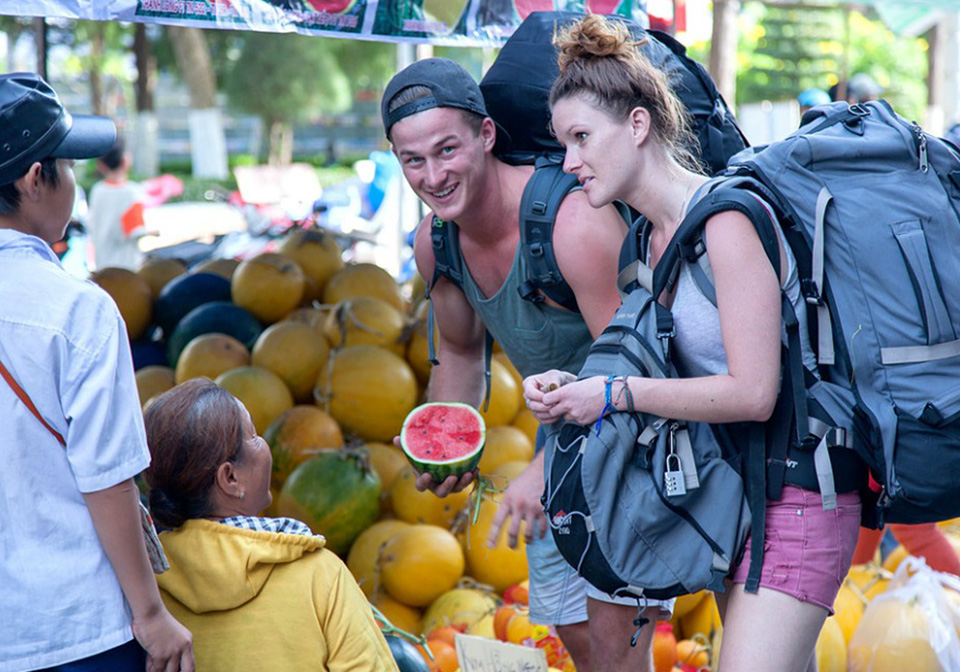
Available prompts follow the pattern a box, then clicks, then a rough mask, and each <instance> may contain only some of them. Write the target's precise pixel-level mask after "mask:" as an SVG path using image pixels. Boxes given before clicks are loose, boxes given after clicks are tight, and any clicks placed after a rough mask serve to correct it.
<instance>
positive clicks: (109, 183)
mask: <svg viewBox="0 0 960 672" xmlns="http://www.w3.org/2000/svg"><path fill="white" fill-rule="evenodd" d="M97 171H98V172H99V173H100V174H101V175H102V176H103V179H102V180H101V181H99V182H97V183H96V184H94V185H93V187H92V188H91V189H90V198H89V203H90V205H89V210H88V213H87V221H86V228H87V235H88V236H89V240H90V242H91V243H92V244H93V266H94V268H98V269H100V268H107V267H108V266H110V267H119V268H131V269H136V268H138V267H139V266H140V263H141V261H142V255H141V253H140V247H139V244H138V241H139V239H140V238H141V237H142V236H144V235H147V229H146V226H145V225H144V221H143V208H144V203H143V201H144V193H143V189H142V187H141V186H140V184H138V183H137V182H134V181H132V180H130V179H129V173H130V155H129V154H127V152H126V149H125V144H124V141H123V139H122V138H117V141H116V143H115V144H114V145H113V147H111V148H110V151H108V152H107V153H106V154H104V155H103V156H102V157H100V159H99V160H98V161H97Z"/></svg>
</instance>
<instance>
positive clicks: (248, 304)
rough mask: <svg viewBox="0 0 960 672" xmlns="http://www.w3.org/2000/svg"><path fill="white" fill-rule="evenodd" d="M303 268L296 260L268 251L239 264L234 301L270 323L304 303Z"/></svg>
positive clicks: (233, 286) (232, 285) (233, 287)
mask: <svg viewBox="0 0 960 672" xmlns="http://www.w3.org/2000/svg"><path fill="white" fill-rule="evenodd" d="M303 284H304V281H303V271H301V270H300V267H299V266H297V263H296V262H295V261H293V260H292V259H289V258H287V257H284V256H283V255H280V254H274V253H272V252H266V253H263V254H258V255H257V256H255V257H252V258H250V259H247V260H246V261H244V262H242V263H241V264H240V265H239V266H237V270H236V271H234V273H233V278H232V279H231V281H230V295H231V296H232V298H233V302H234V303H235V304H237V305H238V306H240V307H241V308H246V309H247V310H249V311H250V312H251V313H253V315H254V316H255V317H256V318H257V319H258V320H260V321H261V322H265V323H267V324H270V323H273V322H276V321H277V320H279V319H280V318H282V317H283V316H284V315H286V314H287V313H289V312H290V311H291V310H293V309H294V308H296V307H297V306H299V305H300V299H301V298H303Z"/></svg>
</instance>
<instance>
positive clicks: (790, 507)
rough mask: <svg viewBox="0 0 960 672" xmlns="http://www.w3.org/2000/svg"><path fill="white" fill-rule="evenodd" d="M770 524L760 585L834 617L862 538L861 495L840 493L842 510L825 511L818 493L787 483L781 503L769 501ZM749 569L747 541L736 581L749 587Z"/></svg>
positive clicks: (838, 508)
mask: <svg viewBox="0 0 960 672" xmlns="http://www.w3.org/2000/svg"><path fill="white" fill-rule="evenodd" d="M766 520H767V527H766V535H765V536H766V538H765V540H764V544H763V570H762V572H761V575H760V585H761V586H763V587H764V588H770V589H771V590H777V591H780V592H781V593H786V594H787V595H791V596H793V597H795V598H797V599H798V600H800V601H801V602H810V603H811V604H816V605H818V606H821V607H823V608H824V609H826V610H827V611H828V612H830V614H833V601H834V599H836V597H837V593H838V592H839V591H840V585H841V584H842V583H843V579H844V577H845V576H846V575H847V570H849V569H850V561H851V560H852V559H853V551H854V549H855V548H856V546H857V537H858V536H859V534H860V495H859V494H858V493H856V492H847V493H844V494H840V495H837V508H836V509H835V510H833V511H824V510H823V505H822V504H821V502H820V493H819V492H813V491H810V490H802V489H800V488H797V487H793V486H790V485H785V486H784V487H783V498H782V499H781V500H780V501H776V502H773V501H767V517H766ZM749 569H750V541H749V540H747V545H746V550H745V552H744V555H743V562H741V563H740V565H739V566H738V567H737V568H736V569H735V570H734V572H733V574H732V578H733V582H734V583H746V581H747V572H748V571H749Z"/></svg>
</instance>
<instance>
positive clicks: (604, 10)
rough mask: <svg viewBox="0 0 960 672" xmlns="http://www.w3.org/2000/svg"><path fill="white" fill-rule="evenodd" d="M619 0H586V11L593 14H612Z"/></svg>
mask: <svg viewBox="0 0 960 672" xmlns="http://www.w3.org/2000/svg"><path fill="white" fill-rule="evenodd" d="M619 4H620V0H587V11H588V12H592V13H593V14H613V13H614V12H615V11H617V6H618V5H619Z"/></svg>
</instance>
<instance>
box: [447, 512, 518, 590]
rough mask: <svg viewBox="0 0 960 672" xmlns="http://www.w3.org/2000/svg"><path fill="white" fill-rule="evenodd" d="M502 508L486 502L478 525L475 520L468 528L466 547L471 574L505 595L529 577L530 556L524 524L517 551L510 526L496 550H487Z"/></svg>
mask: <svg viewBox="0 0 960 672" xmlns="http://www.w3.org/2000/svg"><path fill="white" fill-rule="evenodd" d="M498 507H499V504H498V503H497V502H495V501H493V500H491V499H484V500H483V501H482V503H481V504H480V513H479V515H478V516H477V522H475V523H474V522H473V521H471V522H470V524H469V525H468V527H467V531H466V534H465V535H464V543H463V546H464V553H465V555H466V558H467V567H468V570H467V571H468V573H469V575H470V576H472V577H473V578H475V579H476V580H477V581H479V582H480V583H485V584H487V585H490V586H493V588H494V590H496V591H498V592H502V591H503V590H504V589H506V588H508V587H510V586H512V585H514V584H516V583H520V582H521V581H523V580H525V579H526V578H527V553H526V542H525V541H524V537H523V534H524V524H522V523H521V525H520V534H519V538H518V540H517V547H516V548H510V547H509V546H508V545H507V525H504V526H503V527H502V528H501V530H500V536H499V537H498V539H497V542H496V544H495V545H494V547H493V548H488V547H487V537H489V536H490V528H491V527H492V526H493V518H494V516H495V515H496V513H497V508H498Z"/></svg>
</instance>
